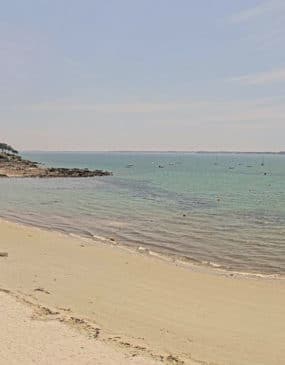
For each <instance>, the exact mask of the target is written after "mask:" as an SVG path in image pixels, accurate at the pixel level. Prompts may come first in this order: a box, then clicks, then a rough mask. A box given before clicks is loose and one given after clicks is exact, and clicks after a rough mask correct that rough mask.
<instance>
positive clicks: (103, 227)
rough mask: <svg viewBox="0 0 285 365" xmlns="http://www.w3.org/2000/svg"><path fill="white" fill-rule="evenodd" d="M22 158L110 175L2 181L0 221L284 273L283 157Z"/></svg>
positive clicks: (39, 155)
mask: <svg viewBox="0 0 285 365" xmlns="http://www.w3.org/2000/svg"><path fill="white" fill-rule="evenodd" d="M24 157H26V158H29V159H32V160H35V161H41V162H43V163H45V164H47V165H52V166H62V167H71V166H72V167H88V168H90V169H93V168H94V169H95V168H102V169H108V170H111V171H113V172H114V176H110V177H98V178H88V179H50V180H49V179H9V180H6V179H2V180H0V203H1V206H0V215H1V216H2V217H6V218H9V219H13V220H17V221H20V222H23V223H29V224H34V225H37V226H40V227H46V228H53V229H57V230H61V231H66V232H72V233H76V234H80V235H85V236H88V237H91V236H95V237H96V236H100V237H106V238H110V237H112V238H114V239H115V240H116V241H118V242H119V243H120V244H126V245H129V246H133V247H138V246H144V247H146V248H150V249H151V250H152V251H158V252H162V253H165V254H171V255H178V256H181V257H183V258H187V259H189V260H194V261H198V262H201V263H208V264H211V265H214V266H215V265H219V266H221V267H223V268H226V269H229V270H236V271H241V272H255V273H257V272H258V273H268V274H276V273H277V274H283V275H284V274H285V156H282V155H279V156H278V155H265V156H261V155H235V154H232V155H221V154H220V155H219V154H207V155H206V154H205V155H204V154H190V153H188V154H186V153H184V154H183V153H163V154H159V153H29V154H25V156H24ZM263 162H264V166H262V163H263ZM128 165H133V166H129V167H127V166H128ZM159 165H160V166H163V168H159ZM265 173H266V175H265Z"/></svg>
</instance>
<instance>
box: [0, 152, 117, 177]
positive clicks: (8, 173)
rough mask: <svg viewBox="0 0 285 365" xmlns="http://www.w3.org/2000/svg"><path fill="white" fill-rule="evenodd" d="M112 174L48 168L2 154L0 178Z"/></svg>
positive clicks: (87, 170) (0, 157) (100, 171)
mask: <svg viewBox="0 0 285 365" xmlns="http://www.w3.org/2000/svg"><path fill="white" fill-rule="evenodd" d="M110 175H112V172H109V171H104V170H89V169H79V168H64V167H46V166H43V165H41V164H40V163H38V162H33V161H29V160H25V159H23V158H22V157H21V156H18V155H14V154H8V153H0V178H1V177H2V178H5V177H39V178H54V177H93V176H110Z"/></svg>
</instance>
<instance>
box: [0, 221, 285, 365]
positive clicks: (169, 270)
mask: <svg viewBox="0 0 285 365" xmlns="http://www.w3.org/2000/svg"><path fill="white" fill-rule="evenodd" d="M0 252H8V257H0V288H1V289H2V293H0V294H1V296H0V303H1V304H0V306H1V312H0V315H1V328H4V331H2V330H1V335H0V341H1V344H3V343H4V345H2V346H1V350H0V358H2V359H3V358H4V359H5V362H4V363H5V364H18V363H21V364H25V363H27V364H29V363H32V361H31V359H35V363H37V364H54V363H58V364H89V363H90V364H91V363H92V364H93V363H94V364H106V365H107V364H108V365H109V364H129V363H130V364H148V365H151V364H154V363H161V362H163V363H166V364H193V365H195V364H200V365H255V364H256V365H275V364H276V365H277V364H278V365H280V364H283V363H284V361H285V346H284V343H285V281H284V280H283V279H264V278H257V277H251V278H249V277H241V276H235V275H234V276H230V275H221V274H217V273H215V272H214V271H212V270H210V269H209V270H208V269H202V268H199V267H182V266H181V265H176V264H175V263H173V262H168V261H164V260H160V259H158V258H156V257H152V256H149V255H145V254H141V253H137V252H129V251H127V250H124V249H122V248H119V247H117V246H115V245H111V244H108V245H107V244H102V243H101V242H94V243H90V242H89V241H87V240H84V239H80V238H76V237H70V236H66V235H63V234H60V233H57V232H48V231H44V230H40V229H37V228H32V227H24V226H20V225H17V224H14V223H8V222H4V221H1V222H0ZM3 290H4V292H3ZM6 291H8V292H6ZM5 313H7V315H5ZM19 331H20V332H19ZM19 333H22V336H21V337H19ZM81 347H84V351H81V350H82V349H81ZM21 356H22V357H21ZM29 356H33V357H30V358H29ZM21 359H22V360H21ZM92 359H93V360H92ZM92 361H93V362H92Z"/></svg>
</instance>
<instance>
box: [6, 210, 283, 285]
mask: <svg viewBox="0 0 285 365" xmlns="http://www.w3.org/2000/svg"><path fill="white" fill-rule="evenodd" d="M1 222H4V223H5V222H6V223H12V224H17V225H19V227H30V228H34V229H39V230H43V231H46V232H54V233H58V234H61V235H63V236H66V237H71V238H72V237H73V238H77V239H79V240H84V241H86V242H88V243H90V244H92V243H98V242H99V243H100V244H103V245H110V246H112V247H116V248H117V249H121V250H125V251H127V252H130V253H133V254H139V255H145V256H149V257H153V258H155V259H157V260H162V261H166V262H170V263H171V264H174V265H178V266H181V267H185V268H188V269H190V270H194V271H195V270H197V271H205V272H208V273H212V274H215V275H222V276H230V277H233V276H234V277H240V278H253V279H254V278H256V279H265V280H266V279H268V280H285V274H280V273H279V274H276V273H266V272H251V271H238V270H235V269H228V268H225V267H223V266H222V265H221V264H218V263H215V262H211V261H198V260H196V259H194V258H188V257H185V256H178V255H175V254H173V255H171V254H170V253H165V252H159V251H155V250H152V249H150V248H147V247H145V246H143V245H140V246H138V247H135V246H134V247H132V246H130V245H126V244H125V245H124V244H123V243H118V242H117V241H115V240H114V239H113V238H110V237H107V236H106V237H103V236H94V235H93V236H91V235H90V237H89V236H87V235H86V236H84V235H80V234H77V233H73V232H67V231H62V230H60V229H58V230H57V229H56V228H54V227H52V228H47V227H43V226H40V225H36V224H33V223H25V222H21V221H20V220H17V219H15V220H13V219H8V218H6V217H3V216H0V224H1Z"/></svg>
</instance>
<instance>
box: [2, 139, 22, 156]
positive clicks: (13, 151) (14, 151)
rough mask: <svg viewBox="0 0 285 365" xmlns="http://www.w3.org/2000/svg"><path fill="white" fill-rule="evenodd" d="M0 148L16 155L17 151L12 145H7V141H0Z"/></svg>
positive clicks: (4, 151) (3, 151)
mask: <svg viewBox="0 0 285 365" xmlns="http://www.w3.org/2000/svg"><path fill="white" fill-rule="evenodd" d="M0 150H1V151H2V153H11V154H13V155H17V154H18V151H17V150H15V148H13V147H12V146H10V145H8V144H7V143H1V142H0Z"/></svg>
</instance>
